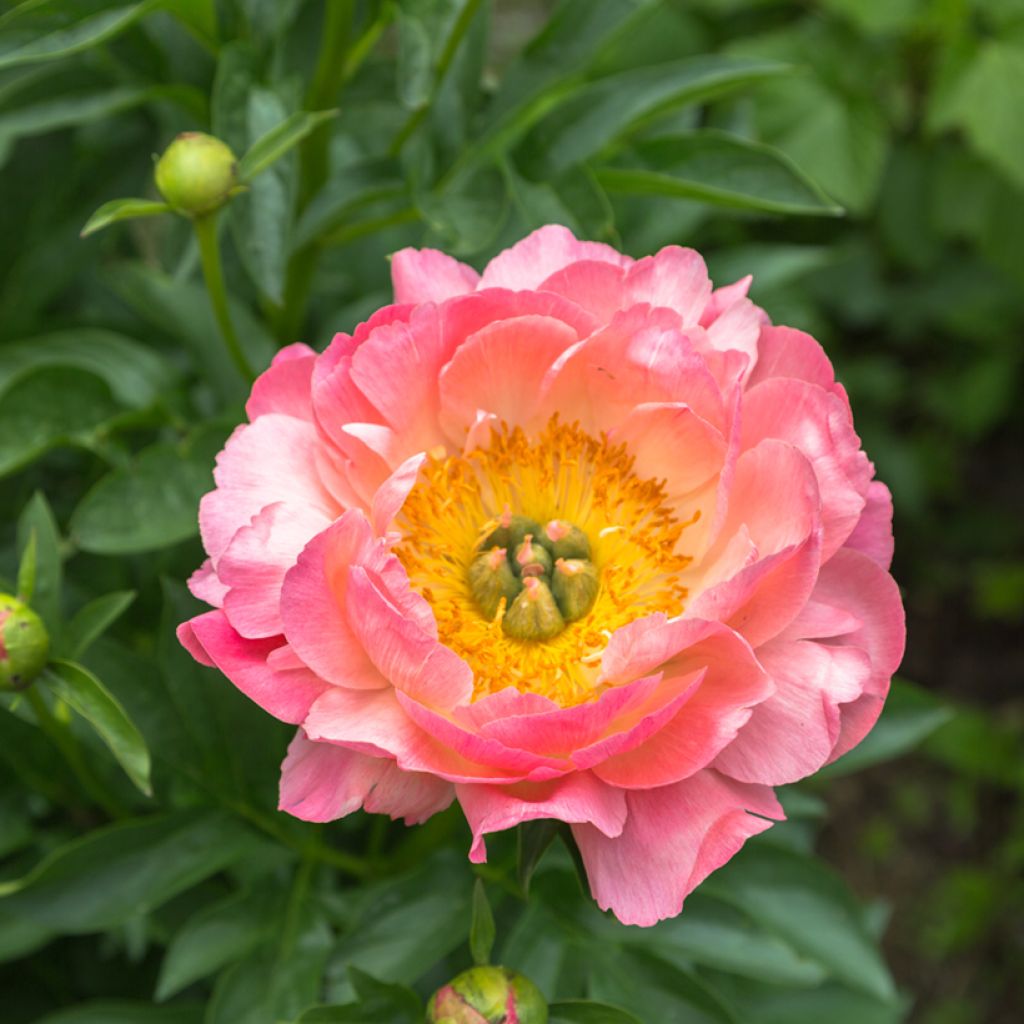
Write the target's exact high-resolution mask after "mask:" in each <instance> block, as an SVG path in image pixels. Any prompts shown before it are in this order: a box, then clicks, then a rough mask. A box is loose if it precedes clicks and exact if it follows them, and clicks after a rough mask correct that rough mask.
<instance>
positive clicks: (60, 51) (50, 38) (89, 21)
mask: <svg viewBox="0 0 1024 1024" xmlns="http://www.w3.org/2000/svg"><path fill="white" fill-rule="evenodd" d="M157 2H158V0H146V2H145V3H141V4H129V5H127V6H124V7H115V8H112V9H111V10H107V11H100V12H98V13H96V14H94V15H92V16H90V17H87V18H82V19H81V20H80V21H77V22H75V23H74V24H72V25H69V26H68V27H66V28H61V29H58V30H57V31H55V32H48V33H47V34H46V35H44V36H41V37H39V38H36V39H32V40H30V41H29V42H26V43H22V44H21V45H18V46H15V47H14V48H13V49H10V50H7V51H6V52H5V53H3V52H0V71H2V70H4V69H6V68H12V67H17V66H18V65H21V64H34V63H37V62H39V61H48V60H59V59H61V58H62V57H71V56H73V55H74V54H76V53H82V52H84V51H85V50H88V49H91V48H92V47H94V46H98V45H99V44H100V43H103V42H106V41H107V40H108V39H113V38H114V37H115V36H117V35H119V34H120V33H122V32H124V31H125V30H126V29H128V28H130V27H131V26H132V25H134V24H135V22H136V21H138V20H139V18H141V17H142V16H143V15H144V14H147V13H149V11H150V10H152V9H153V8H154V7H155V6H156V5H157Z"/></svg>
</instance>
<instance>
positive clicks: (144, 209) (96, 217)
mask: <svg viewBox="0 0 1024 1024" xmlns="http://www.w3.org/2000/svg"><path fill="white" fill-rule="evenodd" d="M169 210H170V206H168V205H167V203H160V202H156V201H155V200H152V199H111V200H110V202H109V203H104V204H103V205H102V206H101V207H100V208H99V209H98V210H97V211H96V212H95V213H94V214H93V215H92V216H91V217H90V218H89V219H88V220H87V221H86V222H85V227H84V228H82V231H81V235H82V238H86V237H88V236H89V235H91V234H93V233H94V232H96V231H101V230H102V229H103V228H105V227H107V226H109V225H110V224H115V223H117V221H119V220H137V219H138V218H140V217H155V216H156V215H157V214H158V213H167V212H168V211H169Z"/></svg>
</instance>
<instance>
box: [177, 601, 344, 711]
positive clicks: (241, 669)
mask: <svg viewBox="0 0 1024 1024" xmlns="http://www.w3.org/2000/svg"><path fill="white" fill-rule="evenodd" d="M178 639H179V640H180V641H181V643H182V644H183V645H184V646H185V647H186V648H187V649H188V650H189V651H190V652H191V653H192V654H193V656H195V657H196V660H197V661H199V662H201V663H202V664H204V665H211V664H212V665H216V667H217V668H219V669H220V671H221V672H223V673H224V675H226V676H227V677H228V679H230V680H231V682H233V683H234V684H235V686H237V687H238V688H239V689H240V690H241V691H242V693H244V694H245V695H246V696H247V697H248V698H249V699H250V700H253V701H255V702H256V703H257V704H259V706H260V707H261V708H263V710H264V711H269V712H270V714H272V715H273V716H274V717H275V718H280V719H281V720H282V721H283V722H291V723H293V724H298V723H299V722H301V721H302V720H303V719H304V718H305V717H306V715H307V714H308V712H309V709H310V707H311V706H312V705H313V702H314V701H315V700H316V699H317V697H319V696H320V695H321V694H322V693H323V692H324V691H325V690H327V689H328V688H329V687H328V685H327V683H325V682H324V681H323V680H322V679H319V678H318V677H317V676H315V675H314V674H313V673H312V672H310V671H309V670H308V669H293V670H289V671H275V670H274V669H272V668H270V666H269V665H268V664H267V657H268V655H270V653H271V652H272V651H273V650H274V649H275V648H278V647H280V646H281V641H280V638H274V639H271V640H246V639H244V638H243V637H241V636H239V635H238V633H236V632H235V631H234V630H233V629H232V628H231V626H230V624H229V623H228V620H227V617H226V616H225V614H224V613H223V612H222V611H212V612H206V613H205V614H204V615H198V616H196V617H195V618H194V619H191V620H189V621H188V622H185V623H182V625H180V626H179V627H178Z"/></svg>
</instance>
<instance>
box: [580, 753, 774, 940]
mask: <svg viewBox="0 0 1024 1024" xmlns="http://www.w3.org/2000/svg"><path fill="white" fill-rule="evenodd" d="M626 803H627V809H628V810H627V817H626V826H625V828H624V829H623V830H622V835H620V836H617V837H615V838H609V837H608V836H606V835H605V834H604V833H602V832H601V831H600V830H599V829H597V828H595V827H594V826H593V825H589V824H581V825H573V829H572V832H573V836H574V837H575V839H576V842H577V844H578V846H579V848H580V853H581V854H582V856H583V863H584V865H585V866H586V869H587V877H588V878H589V879H590V891H591V892H592V893H593V896H594V899H595V900H596V901H597V904H598V906H599V907H601V909H602V910H611V911H612V913H614V914H615V916H616V917H617V918H618V919H619V920H620V921H621V922H622V923H623V924H636V925H642V926H644V927H648V926H650V925H653V924H655V923H657V922H658V921H661V920H664V919H665V918H667V917H674V916H675V915H676V914H678V913H679V911H680V910H682V908H683V901H684V900H685V898H686V896H687V895H688V894H689V893H690V892H692V891H693V889H695V888H696V887H697V886H698V885H699V884H700V883H701V882H702V881H703V880H704V879H705V878H706V877H707V876H708V875H709V874H711V872H712V871H714V870H715V869H716V868H719V867H721V866H722V865H723V864H724V863H725V862H726V861H727V860H729V859H730V858H731V857H732V856H733V855H734V854H735V853H736V852H737V851H738V850H739V849H740V847H741V846H742V845H743V843H744V842H746V840H747V839H748V838H749V837H750V836H752V835H757V833H758V832H763V831H764V830H765V829H766V828H769V827H770V826H771V822H770V821H767V820H765V818H764V817H755V816H754V815H755V814H756V815H766V816H769V817H772V818H775V819H780V818H782V817H783V813H782V808H781V807H780V806H779V804H778V801H777V800H776V799H775V796H774V794H773V793H772V791H771V790H770V789H769V788H767V787H766V786H752V785H746V784H744V783H740V782H733V781H732V780H731V779H727V778H725V777H723V776H721V775H719V774H718V773H717V772H714V771H712V770H710V769H709V770H706V771H702V772H699V773H698V774H696V775H693V776H691V777H690V778H688V779H686V780H685V781H683V782H678V783H676V784H675V785H673V786H663V787H661V788H660V789H650V790H642V791H637V792H631V793H629V794H628V795H627V797H626ZM750 812H753V813H750Z"/></svg>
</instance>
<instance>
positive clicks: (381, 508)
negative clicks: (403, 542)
mask: <svg viewBox="0 0 1024 1024" xmlns="http://www.w3.org/2000/svg"><path fill="white" fill-rule="evenodd" d="M425 460H426V455H424V454H423V453H418V454H416V455H410V456H409V458H407V459H406V460H405V462H403V463H402V464H401V465H400V466H399V467H398V469H396V470H395V471H394V473H392V474H391V476H389V477H388V478H387V480H385V481H384V483H382V484H381V485H380V487H379V488H378V490H377V493H376V494H375V495H374V496H373V501H372V502H371V504H370V510H371V518H372V520H373V528H374V530H375V531H376V532H377V533H378V534H379V535H380V536H383V535H384V534H385V533H387V532H388V530H389V529H390V526H391V521H392V520H393V519H394V518H395V516H397V515H398V513H399V512H400V511H401V508H402V506H403V505H404V504H405V499H406V498H408V497H409V492H410V491H411V490H412V489H413V487H415V486H416V478H417V477H418V476H419V472H420V467H421V466H422V465H423V463H424V461H425Z"/></svg>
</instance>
